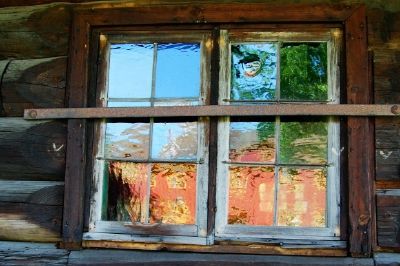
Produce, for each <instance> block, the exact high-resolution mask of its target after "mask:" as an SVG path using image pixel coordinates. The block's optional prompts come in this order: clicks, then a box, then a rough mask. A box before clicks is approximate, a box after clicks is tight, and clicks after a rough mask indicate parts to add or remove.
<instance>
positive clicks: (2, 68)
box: [0, 60, 10, 116]
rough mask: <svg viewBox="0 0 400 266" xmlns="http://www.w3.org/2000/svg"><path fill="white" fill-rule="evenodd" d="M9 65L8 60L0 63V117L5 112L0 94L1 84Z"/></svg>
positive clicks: (0, 94)
mask: <svg viewBox="0 0 400 266" xmlns="http://www.w3.org/2000/svg"><path fill="white" fill-rule="evenodd" d="M9 64H10V60H2V61H0V116H5V111H4V106H3V95H2V93H1V84H2V83H3V78H4V74H5V72H6V69H7V67H8V66H9Z"/></svg>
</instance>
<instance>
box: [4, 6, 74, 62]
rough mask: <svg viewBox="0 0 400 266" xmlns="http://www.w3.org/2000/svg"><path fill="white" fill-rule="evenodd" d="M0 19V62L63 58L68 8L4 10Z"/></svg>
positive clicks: (67, 30) (66, 41)
mask: <svg viewBox="0 0 400 266" xmlns="http://www.w3.org/2000/svg"><path fill="white" fill-rule="evenodd" d="M0 17H1V19H0V39H1V42H0V60H1V59H8V58H13V59H25V58H43V57H54V56H65V55H67V52H68V35H69V25H70V18H71V16H70V6H69V5H66V4H63V3H59V4H51V5H45V6H30V7H15V8H5V9H0ZM49 25H51V26H49Z"/></svg>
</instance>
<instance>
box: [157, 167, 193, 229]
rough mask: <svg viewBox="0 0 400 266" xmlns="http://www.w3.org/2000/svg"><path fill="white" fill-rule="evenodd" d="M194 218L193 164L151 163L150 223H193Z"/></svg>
mask: <svg viewBox="0 0 400 266" xmlns="http://www.w3.org/2000/svg"><path fill="white" fill-rule="evenodd" d="M195 220H196V165H195V164H178V163H171V164H165V163H163V164H161V163H158V164H153V167H152V170H151V187H150V223H164V224H194V223H195Z"/></svg>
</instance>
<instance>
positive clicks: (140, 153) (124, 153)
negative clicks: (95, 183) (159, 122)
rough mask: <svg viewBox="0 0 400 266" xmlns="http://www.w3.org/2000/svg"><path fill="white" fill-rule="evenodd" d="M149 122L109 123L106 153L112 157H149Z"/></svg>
mask: <svg viewBox="0 0 400 266" xmlns="http://www.w3.org/2000/svg"><path fill="white" fill-rule="evenodd" d="M149 132H150V124H148V123H107V127H106V138H105V147H104V154H105V156H106V157H111V158H132V159H147V158H148V155H149V148H148V147H149Z"/></svg>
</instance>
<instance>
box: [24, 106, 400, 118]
mask: <svg viewBox="0 0 400 266" xmlns="http://www.w3.org/2000/svg"><path fill="white" fill-rule="evenodd" d="M399 114H400V105H374V104H369V105H366V104H364V105H361V104H276V103H275V104H273V103H271V104H269V105H250V104H248V105H201V106H156V107H118V108H115V107H114V108H107V107H96V108H94V107H92V108H51V109H26V110H25V111H24V118H25V119H66V118H85V119H87V118H131V117H136V118H137V117H199V116H202V117H211V116H289V115H290V116H308V115H310V116H332V115H334V116H352V117H361V116H398V115H399Z"/></svg>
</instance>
